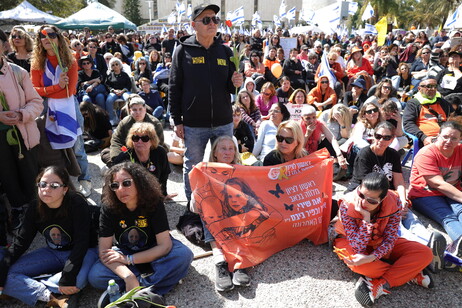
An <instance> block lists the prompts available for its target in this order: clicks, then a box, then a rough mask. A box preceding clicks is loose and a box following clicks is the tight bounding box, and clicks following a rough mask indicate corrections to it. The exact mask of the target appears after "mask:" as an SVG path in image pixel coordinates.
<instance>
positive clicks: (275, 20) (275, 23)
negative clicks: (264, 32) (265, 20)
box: [273, 15, 281, 27]
mask: <svg viewBox="0 0 462 308" xmlns="http://www.w3.org/2000/svg"><path fill="white" fill-rule="evenodd" d="M273 23H274V25H275V26H276V27H280V26H281V20H280V19H279V17H278V16H277V15H273Z"/></svg>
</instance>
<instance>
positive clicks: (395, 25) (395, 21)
mask: <svg viewBox="0 0 462 308" xmlns="http://www.w3.org/2000/svg"><path fill="white" fill-rule="evenodd" d="M393 26H394V27H395V28H398V19H396V16H395V19H394V20H393Z"/></svg>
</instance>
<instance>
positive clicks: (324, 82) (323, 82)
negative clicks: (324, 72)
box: [321, 80, 329, 84]
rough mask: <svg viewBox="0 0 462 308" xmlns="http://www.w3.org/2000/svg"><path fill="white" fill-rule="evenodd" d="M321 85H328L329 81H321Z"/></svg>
mask: <svg viewBox="0 0 462 308" xmlns="http://www.w3.org/2000/svg"><path fill="white" fill-rule="evenodd" d="M321 83H322V84H326V83H329V81H326V80H324V81H321Z"/></svg>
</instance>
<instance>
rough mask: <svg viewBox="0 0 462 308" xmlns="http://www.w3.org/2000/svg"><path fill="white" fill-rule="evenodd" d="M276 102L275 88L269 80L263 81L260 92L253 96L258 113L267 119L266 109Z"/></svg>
mask: <svg viewBox="0 0 462 308" xmlns="http://www.w3.org/2000/svg"><path fill="white" fill-rule="evenodd" d="M277 102H278V97H277V96H276V89H275V88H274V85H273V84H272V83H271V82H267V83H265V84H264V85H263V86H262V87H261V91H260V94H259V95H258V96H257V97H256V98H255V105H256V106H257V107H258V109H259V110H260V113H261V115H262V117H263V119H264V120H267V119H268V110H270V108H271V106H272V105H273V104H276V103H277Z"/></svg>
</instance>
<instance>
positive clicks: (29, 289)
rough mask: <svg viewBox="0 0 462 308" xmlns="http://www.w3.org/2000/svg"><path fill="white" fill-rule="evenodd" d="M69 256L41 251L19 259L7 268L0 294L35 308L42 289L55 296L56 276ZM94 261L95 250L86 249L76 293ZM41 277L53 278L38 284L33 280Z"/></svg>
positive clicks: (52, 251)
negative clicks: (48, 275)
mask: <svg viewBox="0 0 462 308" xmlns="http://www.w3.org/2000/svg"><path fill="white" fill-rule="evenodd" d="M70 254H71V251H70V250H66V251H60V250H55V249H51V248H49V247H43V248H39V249H36V250H34V251H32V252H30V253H28V254H25V255H23V256H21V257H20V258H19V259H18V260H17V261H16V263H14V264H13V265H12V266H11V267H10V270H9V272H8V278H7V280H6V284H5V288H4V290H3V293H4V294H7V295H9V296H11V297H14V298H17V299H19V300H20V301H22V302H23V303H25V304H27V305H30V306H34V305H35V303H36V302H37V300H38V296H39V295H40V294H42V293H43V292H44V291H45V289H48V290H50V291H51V292H53V293H59V290H58V284H59V279H60V278H61V273H60V272H61V271H62V270H63V268H64V265H65V263H66V261H67V259H68V258H69V256H70ZM97 259H98V253H97V249H96V248H89V249H88V251H87V254H86V255H85V258H84V260H83V263H82V267H81V268H80V271H79V274H78V275H77V278H76V284H75V286H76V287H77V288H79V289H80V290H82V289H83V288H84V287H85V286H86V285H87V282H88V281H87V277H88V272H89V271H90V268H91V267H92V265H93V264H94V263H95V261H96V260H97ZM56 273H57V274H56ZM43 274H55V275H53V276H51V277H49V278H46V279H43V280H40V281H38V280H35V279H34V278H33V277H35V276H38V275H43Z"/></svg>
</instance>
